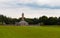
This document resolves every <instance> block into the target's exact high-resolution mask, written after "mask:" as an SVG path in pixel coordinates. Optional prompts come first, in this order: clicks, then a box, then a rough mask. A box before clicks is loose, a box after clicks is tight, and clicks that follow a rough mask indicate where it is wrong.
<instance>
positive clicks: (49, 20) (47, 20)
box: [0, 15, 60, 25]
mask: <svg viewBox="0 0 60 38" xmlns="http://www.w3.org/2000/svg"><path fill="white" fill-rule="evenodd" d="M20 21H21V18H18V19H17V18H10V17H6V16H4V15H0V24H15V23H16V22H20ZM25 21H27V22H28V23H29V24H30V25H35V24H43V25H60V17H58V18H57V17H47V16H42V17H39V18H25Z"/></svg>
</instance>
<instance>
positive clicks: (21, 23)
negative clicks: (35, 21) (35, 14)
mask: <svg viewBox="0 0 60 38" xmlns="http://www.w3.org/2000/svg"><path fill="white" fill-rule="evenodd" d="M18 25H21V26H23V25H28V22H26V21H25V20H24V13H22V19H21V21H20V22H19V23H18Z"/></svg>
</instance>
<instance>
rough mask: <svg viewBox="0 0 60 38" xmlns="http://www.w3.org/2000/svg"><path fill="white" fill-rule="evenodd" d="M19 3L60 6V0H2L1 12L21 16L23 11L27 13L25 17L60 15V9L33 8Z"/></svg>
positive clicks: (0, 4)
mask: <svg viewBox="0 0 60 38" xmlns="http://www.w3.org/2000/svg"><path fill="white" fill-rule="evenodd" d="M17 3H22V4H28V3H31V4H33V3H34V4H37V5H39V6H40V5H49V6H52V7H54V6H58V7H59V6H60V0H0V14H3V15H6V16H8V17H14V18H19V17H21V13H22V12H24V13H25V17H30V18H32V17H39V16H43V15H46V16H57V17H58V16H60V15H59V14H60V9H44V8H41V9H31V8H30V7H27V6H25V7H24V6H19V5H17Z"/></svg>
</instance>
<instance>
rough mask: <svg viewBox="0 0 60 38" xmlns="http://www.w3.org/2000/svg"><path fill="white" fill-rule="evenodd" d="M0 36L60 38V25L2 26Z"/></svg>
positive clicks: (8, 37)
mask: <svg viewBox="0 0 60 38" xmlns="http://www.w3.org/2000/svg"><path fill="white" fill-rule="evenodd" d="M0 38H60V26H0Z"/></svg>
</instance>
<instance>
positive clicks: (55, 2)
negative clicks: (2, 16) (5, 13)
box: [0, 0, 60, 9]
mask: <svg viewBox="0 0 60 38" xmlns="http://www.w3.org/2000/svg"><path fill="white" fill-rule="evenodd" d="M22 6H23V7H30V8H33V9H40V8H42V9H43V8H44V9H60V0H0V8H3V7H5V8H6V7H8V8H20V7H22Z"/></svg>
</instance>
